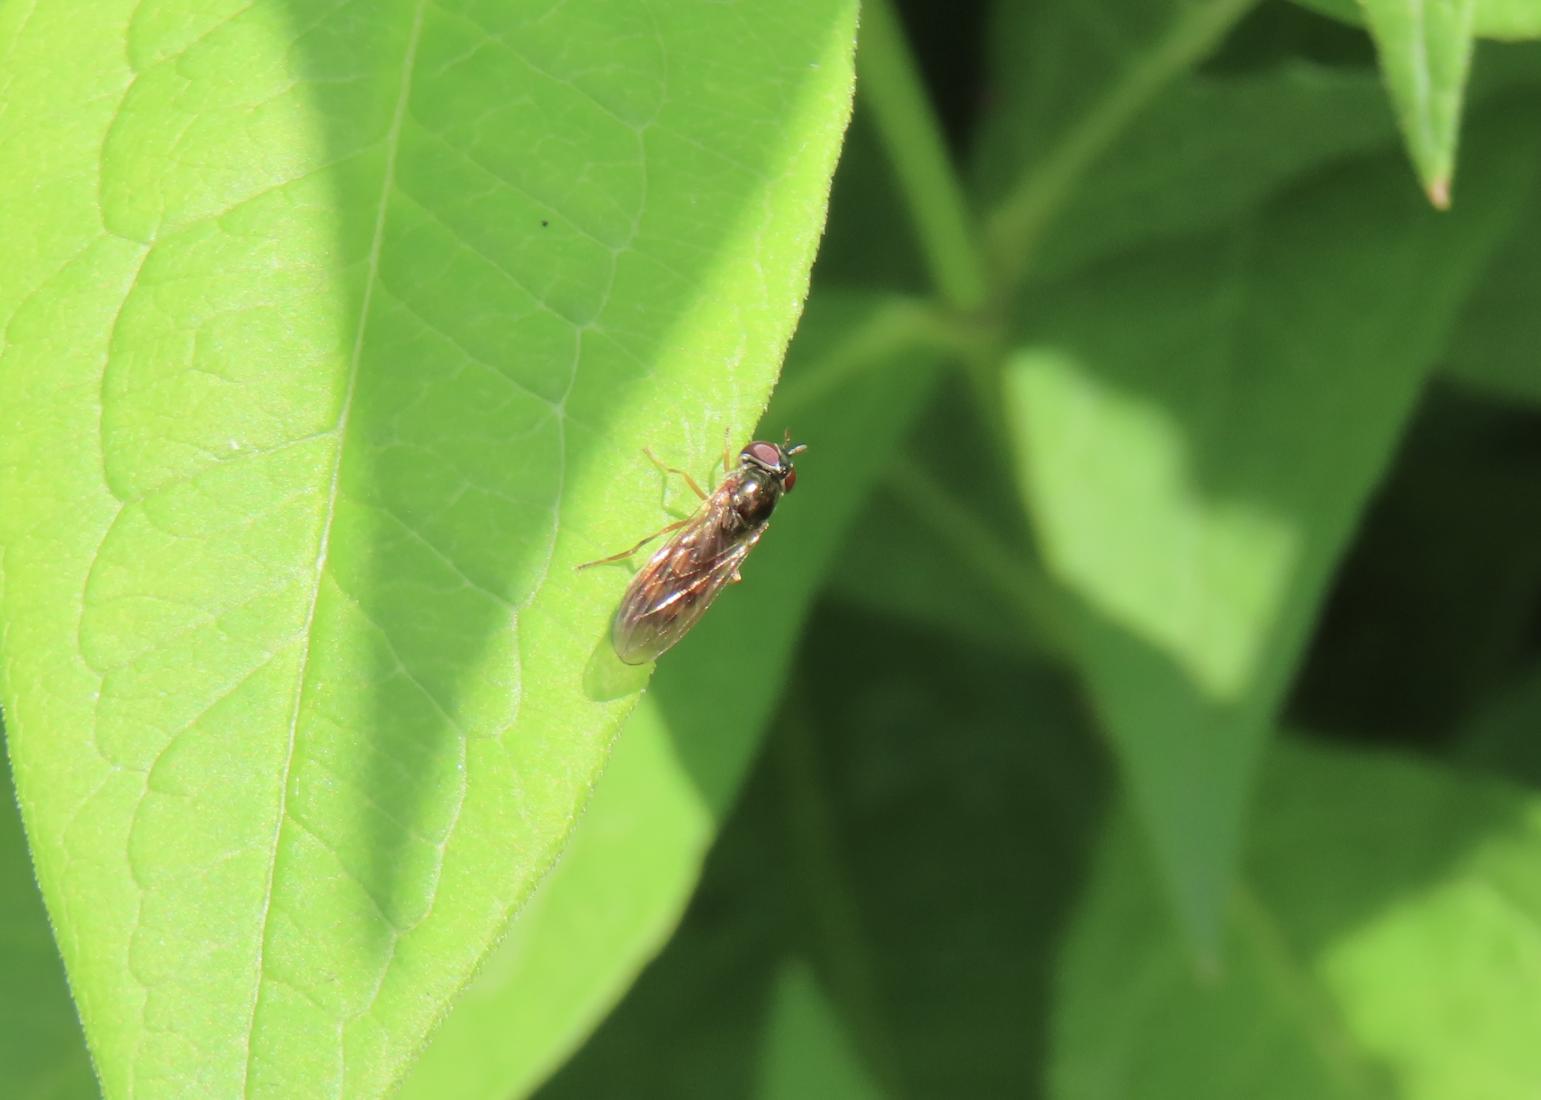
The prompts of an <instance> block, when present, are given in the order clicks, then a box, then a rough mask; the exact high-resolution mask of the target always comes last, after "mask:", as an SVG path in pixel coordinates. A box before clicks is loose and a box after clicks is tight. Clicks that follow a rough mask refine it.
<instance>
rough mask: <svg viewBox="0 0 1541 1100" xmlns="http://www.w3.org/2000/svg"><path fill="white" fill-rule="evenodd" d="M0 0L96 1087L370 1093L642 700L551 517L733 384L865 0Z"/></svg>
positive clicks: (733, 415)
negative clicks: (618, 675)
mask: <svg viewBox="0 0 1541 1100" xmlns="http://www.w3.org/2000/svg"><path fill="white" fill-rule="evenodd" d="M0 21H3V27H4V32H3V33H0V43H4V48H5V53H6V63H5V65H4V66H3V70H0V81H3V85H0V101H3V102H4V103H5V104H6V110H5V113H4V114H3V115H0V145H4V146H6V147H8V148H37V149H43V150H47V155H45V156H41V157H39V158H17V157H10V158H6V162H5V165H6V166H5V168H4V169H3V170H0V207H3V208H4V209H6V210H7V211H8V212H10V213H12V214H15V213H17V212H22V213H24V215H25V216H22V217H8V218H6V219H5V221H4V224H3V228H0V234H3V237H0V251H3V252H4V253H5V254H6V256H7V257H8V263H7V264H6V265H5V269H4V271H3V272H0V331H3V332H4V334H5V336H4V342H3V344H0V409H3V410H4V414H3V415H4V417H5V422H4V424H3V432H0V492H3V495H4V499H5V501H6V508H5V510H4V512H3V514H0V548H3V551H4V557H3V564H4V591H3V597H0V598H3V604H0V619H3V626H4V653H3V660H4V666H3V697H4V703H5V705H6V710H7V717H8V721H9V727H10V728H9V734H10V739H11V751H12V756H13V759H14V761H15V770H16V779H17V786H18V790H19V792H20V799H21V804H22V808H23V811H24V815H25V819H26V823H27V828H28V833H29V836H30V838H31V842H32V845H33V850H34V853H35V856H36V860H37V864H38V868H39V873H40V878H41V881H42V885H43V889H44V894H45V897H46V899H47V901H48V904H49V909H50V912H51V914H52V916H53V919H54V921H55V924H56V926H57V927H58V928H59V930H60V934H61V940H62V943H63V948H64V954H65V961H66V964H67V966H68V968H69V971H70V974H71V980H72V983H73V986H74V989H75V993H76V997H77V1003H78V1007H79V1009H80V1012H81V1015H82V1018H83V1020H84V1022H85V1025H86V1032H87V1036H88V1039H89V1041H90V1043H91V1046H92V1049H93V1052H94V1054H95V1057H96V1061H97V1065H98V1068H99V1070H100V1072H101V1075H102V1081H103V1087H104V1089H105V1091H106V1092H107V1093H108V1094H109V1095H113V1096H119V1095H127V1094H129V1093H131V1092H136V1091H139V1092H150V1093H157V1094H161V1093H177V1092H180V1093H184V1094H196V1095H231V1094H237V1093H245V1094H251V1095H258V1094H260V1095H277V1096H290V1095H296V1094H297V1093H300V1092H303V1093H305V1094H307V1095H375V1094H377V1093H378V1092H379V1091H380V1090H381V1089H382V1088H384V1087H385V1085H386V1084H387V1083H388V1082H390V1081H391V1080H392V1079H393V1078H395V1077H396V1076H398V1075H399V1074H400V1072H401V1071H402V1070H403V1069H404V1068H405V1066H406V1064H407V1062H408V1060H409V1058H410V1056H411V1054H412V1053H413V1052H414V1050H415V1049H416V1047H417V1046H418V1045H419V1044H420V1043H421V1042H422V1040H423V1037H424V1036H425V1035H426V1033H427V1031H428V1029H429V1027H430V1025H431V1024H432V1023H433V1021H434V1020H435V1019H436V1018H437V1017H438V1016H439V1015H440V1014H442V1013H443V1012H444V1010H445V1007H446V1005H447V1004H448V1002H449V998H450V997H451V996H452V994H453V993H454V992H455V991H456V990H457V989H458V988H459V987H460V985H461V984H462V983H463V982H464V981H465V980H466V979H467V977H468V976H469V974H470V972H471V970H472V968H473V966H474V965H475V964H476V962H477V960H478V959H479V958H480V957H481V956H482V954H483V953H484V952H485V951H486V950H487V949H488V947H489V946H490V944H491V943H492V942H493V940H494V939H495V937H496V936H497V934H498V933H499V931H500V930H501V928H502V927H503V925H504V924H505V923H506V921H507V919H508V917H509V915H510V914H511V913H512V912H513V911H514V910H515V909H516V908H517V907H518V905H519V904H520V903H521V902H522V901H523V900H524V899H525V898H527V897H528V896H529V894H530V892H531V890H532V889H533V888H534V885H535V883H536V882H537V881H538V879H539V878H540V876H541V875H542V874H543V873H544V871H545V870H546V869H547V868H548V867H549V866H550V864H551V862H552V861H553V859H554V858H555V856H556V853H557V852H558V850H559V848H560V845H561V844H562V842H563V840H564V839H565V837H566V835H567V833H568V831H569V829H570V828H571V826H572V823H573V821H574V820H575V817H576V815H577V812H578V810H579V808H580V807H581V805H582V803H583V801H584V798H585V796H586V793H587V791H588V789H589V787H590V785H591V784H592V783H593V782H594V779H595V776H596V774H597V773H598V770H599V768H600V766H601V764H602V762H603V760H604V757H605V755H606V751H607V749H608V746H609V743H610V740H611V738H612V736H613V735H614V732H615V730H616V728H617V726H618V724H619V722H620V721H621V719H622V717H623V716H624V714H625V713H626V711H627V710H628V709H629V707H630V705H631V704H630V701H628V700H622V701H617V702H610V703H601V702H596V701H595V700H593V699H591V698H589V697H588V696H587V694H586V693H585V690H584V686H583V682H582V670H583V669H584V667H585V664H586V662H587V661H588V659H589V657H590V654H591V652H593V651H594V650H595V648H596V646H597V645H602V644H603V643H602V639H603V636H604V633H605V627H606V621H607V619H608V616H609V613H610V610H611V609H612V608H613V606H614V602H615V599H616V597H617V595H618V593H619V590H620V588H621V586H622V585H623V583H624V577H623V576H622V575H619V574H617V573H614V572H609V573H599V574H594V573H590V574H574V572H573V568H572V567H573V566H574V565H575V564H576V563H578V562H580V561H583V560H584V559H586V558H592V557H596V556H599V555H601V554H604V553H608V552H610V551H611V550H613V549H614V548H615V546H616V544H621V545H624V541H629V540H630V539H631V538H634V537H635V534H634V532H635V531H637V530H638V529H643V530H645V529H646V527H645V526H644V525H645V524H647V523H649V522H653V521H654V519H655V517H656V512H657V483H656V480H655V478H656V475H655V474H654V473H653V472H652V471H651V469H650V468H647V467H645V466H644V465H643V464H642V463H639V462H637V461H636V459H635V456H636V454H637V451H638V448H640V446H641V445H643V444H644V443H649V444H652V445H653V446H655V447H656V448H660V449H664V444H665V442H666V441H667V442H668V443H669V448H668V449H670V450H672V451H673V453H674V456H675V458H676V460H677V461H682V462H685V463H688V464H701V460H702V459H704V457H705V456H706V455H709V454H712V453H714V452H715V451H716V450H717V449H718V448H720V446H721V436H722V432H723V429H724V428H726V429H729V430H730V431H731V432H732V433H733V434H734V435H738V434H741V433H743V432H745V431H746V430H747V427H748V425H750V424H751V423H753V422H754V421H755V420H756V419H757V418H758V416H759V413H760V411H761V409H762V407H763V404H764V401H765V397H766V394H767V392H768V389H769V387H770V385H771V383H772V381H773V379H774V378H775V375H776V371H777V367H778V365H779V360H780V356H781V352H782V350H783V348H784V346H785V343H786V341H787V339H788V337H789V335H790V333H791V329H792V326H793V323H794V320H795V317H796V314H797V311H798V309H799V305H800V301H801V298H802V295H803V293H804V290H805V288H806V280H807V274H808V267H809V264H810V262H811V259H812V255H813V250H814V247H815V243H816V241H817V237H818V232H819V229H820V226H821V224H822V221H823V214H824V200H825V197H826V195H827V189H828V185H829V177H830V172H831V170H832V166H833V162H834V157H835V153H836V149H837V148H838V143H839V139H840V135H841V132H842V130H843V128H844V125H845V121H846V118H847V114H848V110H849V102H850V90H851V80H852V76H851V49H852V39H853V33H854V5H852V4H850V3H839V4H834V5H828V4H816V3H812V2H793V3H788V4H778V5H775V6H772V7H764V8H756V9H753V10H737V9H730V8H723V7H717V6H692V7H689V8H685V7H683V6H678V5H650V6H640V5H635V4H625V3H619V2H612V0H576V2H569V3H556V4H545V3H541V4H537V3H523V4H518V5H508V4H502V3H490V2H479V0H458V2H454V3H448V4H433V5H430V4H427V3H424V2H421V0H391V2H387V3H382V4H374V5H340V6H337V5H333V6H327V7H325V8H323V9H319V10H318V9H316V8H315V7H314V6H310V5H300V4H293V5H291V4H287V3H282V2H278V0H259V2H257V3H245V2H242V3H236V2H233V0H232V2H225V3H218V4H214V5H204V6H202V7H196V8H190V7H188V6H187V5H185V4H181V3H175V2H171V0H151V2H145V3H138V2H134V3H130V2H127V0H124V2H118V0H108V2H104V3H102V4H100V5H96V6H94V7H93V10H92V18H90V19H81V18H80V17H79V13H78V12H77V11H75V10H74V9H73V8H72V6H70V5H67V4H62V3H57V2H52V0H40V2H39V3H38V4H35V5H27V6H18V5H8V6H6V7H5V8H4V9H3V10H0ZM623 540H624V541H623Z"/></svg>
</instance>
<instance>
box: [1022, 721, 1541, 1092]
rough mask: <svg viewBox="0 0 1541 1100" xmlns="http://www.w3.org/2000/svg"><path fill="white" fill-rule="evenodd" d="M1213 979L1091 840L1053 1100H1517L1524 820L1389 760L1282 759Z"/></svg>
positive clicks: (1455, 780) (1059, 1030)
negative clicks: (1132, 1099) (1093, 851)
mask: <svg viewBox="0 0 1541 1100" xmlns="http://www.w3.org/2000/svg"><path fill="white" fill-rule="evenodd" d="M1254 837H1255V839H1254V841H1253V842H1252V845H1251V852H1250V854H1249V857H1248V860H1247V865H1246V871H1245V873H1244V875H1243V882H1242V885H1241V887H1240V888H1239V890H1238V891H1237V893H1236V895H1235V897H1234V900H1233V904H1232V905H1231V907H1230V919H1229V922H1228V925H1227V948H1228V950H1227V954H1226V963H1225V967H1224V969H1223V970H1221V971H1219V972H1218V973H1213V974H1208V975H1204V974H1198V973H1196V972H1195V971H1194V970H1193V969H1192V966H1191V964H1190V963H1189V961H1188V960H1187V959H1186V958H1185V957H1184V954H1183V949H1182V946H1181V944H1180V942H1179V941H1178V939H1177V938H1176V937H1175V936H1173V935H1171V934H1170V933H1169V931H1168V929H1167V928H1166V927H1165V926H1163V924H1162V923H1161V922H1158V921H1152V920H1151V917H1150V914H1151V911H1152V908H1153V907H1154V906H1155V905H1156V904H1157V899H1156V896H1155V889H1156V888H1155V886H1154V884H1153V882H1152V881H1151V879H1150V877H1149V875H1148V874H1147V873H1146V872H1145V871H1144V870H1143V869H1142V866H1141V864H1142V857H1141V855H1140V853H1139V851H1138V844H1137V843H1135V842H1133V840H1132V838H1131V836H1130V834H1129V832H1128V830H1127V829H1124V828H1119V829H1116V830H1113V831H1112V832H1111V833H1110V834H1109V836H1108V838H1107V841H1106V844H1105V847H1104V851H1103V854H1102V857H1101V859H1100V862H1099V867H1098V871H1097V873H1096V874H1095V876H1094V879H1093V884H1092V886H1091V889H1090V892H1089V894H1088V895H1087V897H1086V899H1085V901H1084V902H1083V904H1082V907H1081V909H1080V911H1079V913H1078V914H1077V918H1076V926H1075V931H1074V933H1073V934H1072V936H1071V938H1070V940H1069V942H1068V944H1067V950H1066V954H1065V956H1064V961H1063V964H1062V966H1061V968H1060V973H1059V981H1058V1012H1057V1015H1056V1025H1055V1057H1054V1063H1053V1068H1052V1077H1051V1087H1050V1090H1049V1093H1050V1095H1051V1096H1053V1097H1054V1098H1055V1100H1093V1098H1097V1100H1101V1098H1108V1100H1112V1098H1115V1097H1126V1096H1133V1095H1138V1096H1140V1097H1147V1098H1149V1100H1164V1098H1166V1097H1173V1098H1178V1097H1181V1098H1183V1100H1207V1098H1209V1097H1215V1098H1217V1100H1218V1098H1221V1097H1224V1098H1230V1097H1237V1096H1248V1097H1258V1098H1260V1100H1261V1098H1271V1097H1278V1098H1279V1100H1297V1098H1299V1097H1304V1096H1310V1097H1320V1098H1323V1100H1326V1098H1330V1097H1343V1098H1354V1100H1359V1098H1369V1097H1396V1098H1399V1100H1449V1098H1451V1097H1457V1096H1459V1097H1466V1098H1470V1100H1498V1098H1509V1097H1516V1098H1517V1097H1523V1096H1528V1095H1530V1094H1531V1093H1532V1092H1533V1091H1534V1088H1535V1082H1536V1081H1537V1080H1538V1079H1541V1048H1538V1047H1537V1046H1536V1043H1535V1025H1536V996H1535V991H1536V988H1537V984H1538V983H1541V935H1538V928H1541V877H1538V874H1537V868H1538V867H1541V806H1538V805H1537V803H1536V801H1535V799H1534V798H1533V797H1525V796H1522V795H1521V794H1520V793H1519V792H1518V791H1516V790H1513V789H1510V788H1507V787H1505V786H1503V785H1502V784H1499V783H1494V782H1492V781H1489V780H1479V779H1476V778H1473V777H1471V776H1466V775H1463V774H1461V773H1459V772H1456V771H1453V770H1446V769H1442V768H1440V767H1438V766H1435V765H1430V764H1415V763H1412V762H1410V761H1408V760H1405V759H1401V758H1398V757H1396V756H1394V755H1390V754H1384V753H1382V754H1374V753H1354V752H1347V751H1344V750H1342V749H1336V750H1333V749H1327V748H1315V747H1306V746H1301V745H1295V744H1291V745H1284V746H1280V747H1279V749H1278V750H1277V751H1276V752H1275V753H1274V755H1273V759H1271V761H1270V763H1269V766H1268V768H1267V769H1266V772H1265V777H1264V781H1263V783H1262V788H1261V790H1260V792H1259V800H1258V824H1257V828H1256V830H1255V834H1254Z"/></svg>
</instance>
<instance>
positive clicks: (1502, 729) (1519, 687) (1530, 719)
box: [1455, 666, 1541, 788]
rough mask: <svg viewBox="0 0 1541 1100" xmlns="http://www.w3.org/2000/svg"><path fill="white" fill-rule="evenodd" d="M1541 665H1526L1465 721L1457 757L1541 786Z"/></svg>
mask: <svg viewBox="0 0 1541 1100" xmlns="http://www.w3.org/2000/svg"><path fill="white" fill-rule="evenodd" d="M1538 727H1541V666H1538V667H1533V668H1530V669H1527V670H1526V671H1525V672H1524V674H1522V675H1521V676H1519V677H1518V678H1517V679H1516V680H1515V681H1514V682H1513V683H1511V684H1509V685H1508V686H1507V687H1506V688H1505V689H1504V690H1503V691H1501V692H1497V693H1495V694H1494V696H1493V698H1491V699H1489V700H1488V701H1487V704H1486V705H1485V706H1483V707H1481V708H1480V709H1479V710H1478V711H1477V712H1476V713H1475V714H1474V715H1472V716H1471V718H1470V719H1469V720H1468V721H1467V722H1465V723H1463V725H1462V728H1461V729H1460V731H1459V739H1458V740H1457V742H1456V752H1455V756H1456V759H1457V760H1459V761H1460V762H1461V763H1462V764H1464V765H1468V766H1472V767H1478V768H1485V769H1487V770H1489V771H1492V772H1493V773H1494V774H1496V775H1503V776H1507V777H1508V778H1509V779H1511V780H1518V781H1520V782H1523V783H1526V784H1529V785H1530V786H1531V787H1532V788H1535V787H1541V744H1538V743H1537V739H1536V730H1537V728H1538Z"/></svg>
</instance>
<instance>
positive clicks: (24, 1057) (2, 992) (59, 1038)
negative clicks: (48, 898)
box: [0, 762, 96, 1100]
mask: <svg viewBox="0 0 1541 1100" xmlns="http://www.w3.org/2000/svg"><path fill="white" fill-rule="evenodd" d="M0 972H3V973H4V974H5V982H4V983H3V984H0V1065H3V1066H4V1067H5V1076H6V1088H7V1089H8V1090H9V1091H10V1092H11V1094H12V1095H14V1096H20V1097H26V1098H28V1100H32V1098H36V1100H46V1098H53V1097H57V1098H59V1100H68V1098H75V1097H80V1098H85V1097H91V1096H95V1095H96V1078H95V1076H94V1075H93V1074H92V1072H91V1060H90V1058H88V1057H87V1056H86V1046H85V1043H84V1041H83V1040H82V1037H81V1034H80V1021H79V1020H78V1019H77V1018H76V1016H75V1006H74V1005H73V1004H71V1003H70V991H69V988H68V986H66V985H65V982H64V967H63V965H62V964H61V963H60V961H59V949H58V948H57V947H55V946H54V940H53V933H52V931H51V930H50V929H49V927H48V915H47V914H46V913H45V912H44V911H43V899H42V897H40V896H39V894H38V891H37V883H36V881H35V880H34V879H33V877H32V861H31V860H30V859H29V858H28V857H27V842H26V838H25V837H23V836H22V830H21V818H20V816H19V815H18V814H17V813H16V799H15V796H14V793H13V792H12V790H11V771H10V768H9V766H6V764H5V763H4V762H0Z"/></svg>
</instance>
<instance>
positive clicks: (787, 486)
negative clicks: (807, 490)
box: [781, 462, 797, 493]
mask: <svg viewBox="0 0 1541 1100" xmlns="http://www.w3.org/2000/svg"><path fill="white" fill-rule="evenodd" d="M796 484H797V467H796V466H793V465H792V464H791V463H790V462H788V463H787V476H786V477H784V478H782V479H781V489H782V491H783V492H787V493H790V492H791V491H792V488H793V487H794V486H795V485H796Z"/></svg>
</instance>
